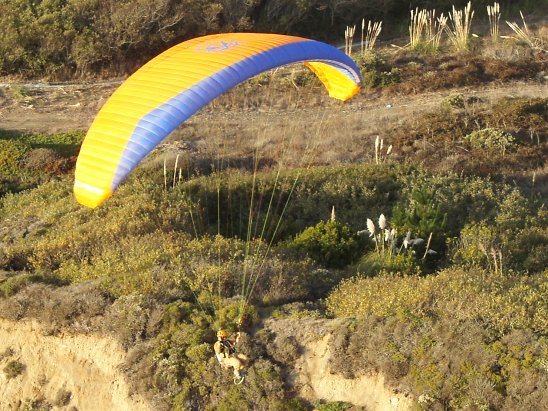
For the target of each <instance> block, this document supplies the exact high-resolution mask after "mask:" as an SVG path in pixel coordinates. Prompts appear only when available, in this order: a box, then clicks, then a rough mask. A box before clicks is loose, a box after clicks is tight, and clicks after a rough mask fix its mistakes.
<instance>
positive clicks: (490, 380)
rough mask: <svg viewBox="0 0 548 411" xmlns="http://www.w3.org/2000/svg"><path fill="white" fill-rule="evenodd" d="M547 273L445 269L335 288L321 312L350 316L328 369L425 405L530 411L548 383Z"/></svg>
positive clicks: (382, 277)
mask: <svg viewBox="0 0 548 411" xmlns="http://www.w3.org/2000/svg"><path fill="white" fill-rule="evenodd" d="M547 274H548V273H547V272H546V271H544V272H543V273H540V274H537V275H533V276H529V277H521V276H515V275H510V276H501V275H499V274H493V273H489V272H486V271H483V270H471V271H463V270H458V269H457V270H455V269H451V270H446V271H444V272H442V273H440V274H439V275H435V276H430V277H415V276H411V277H401V276H395V275H383V276H379V277H376V278H372V279H365V278H356V279H352V280H349V281H347V282H344V283H343V284H342V285H341V286H340V288H339V289H338V290H336V291H335V292H333V293H332V294H331V295H330V297H329V298H328V307H329V309H330V310H331V311H332V312H333V313H335V314H336V315H337V316H352V317H357V318H358V319H357V320H355V321H354V322H353V323H352V324H351V325H349V326H345V327H344V328H341V329H340V330H338V331H337V332H336V334H337V339H336V340H334V344H335V346H334V347H333V349H334V350H335V351H336V352H337V353H338V355H337V356H335V357H333V358H334V361H333V363H332V372H341V373H343V374H344V375H346V376H348V377H350V376H352V375H355V374H357V373H362V372H363V370H367V369H379V370H381V371H382V373H383V374H384V375H385V376H386V377H387V378H388V380H389V381H391V383H392V384H394V386H397V387H400V388H401V389H405V390H409V391H411V392H412V394H413V396H414V398H416V399H417V401H418V404H419V405H420V406H421V407H423V408H426V409H432V408H436V407H444V408H446V409H461V408H462V407H468V406H475V407H479V408H484V409H489V408H494V409H501V410H512V409H515V408H516V407H517V408H522V409H534V408H535V405H534V404H535V403H536V401H542V399H541V398H543V396H544V395H545V393H544V392H545V390H546V387H548V379H547V378H546V374H545V372H544V371H543V365H542V364H544V363H543V361H545V360H544V359H543V358H544V355H545V354H543V353H544V352H545V350H546V340H545V336H544V335H543V333H544V331H543V330H544V329H545V319H543V317H544V318H545V317H546V314H547V313H546V305H545V304H544V303H543V294H544V293H546V283H547V281H546V280H547V277H546V276H547ZM518 392H519V394H517V393H518ZM518 397H519V398H518ZM518 404H520V405H518Z"/></svg>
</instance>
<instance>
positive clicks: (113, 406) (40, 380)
mask: <svg viewBox="0 0 548 411" xmlns="http://www.w3.org/2000/svg"><path fill="white" fill-rule="evenodd" d="M124 358H125V352H124V351H123V350H122V349H121V348H120V347H119V346H118V344H117V343H116V342H115V341H113V340H111V339H108V338H100V337H97V336H92V335H82V334H80V335H72V334H66V333H61V334H59V335H46V334H45V330H44V329H43V327H41V326H40V325H39V324H38V323H36V322H35V321H19V322H17V323H13V322H10V321H7V320H2V319H0V370H4V368H5V367H6V365H7V364H8V363H9V362H11V361H18V362H20V363H22V364H23V365H24V371H23V372H22V373H21V374H20V375H19V376H17V377H15V378H11V379H8V378H7V377H6V374H5V372H0V409H1V410H6V411H7V410H19V409H30V408H25V406H29V405H30V404H32V403H33V402H41V403H42V404H45V403H48V404H50V405H52V406H53V409H54V410H74V409H77V410H89V411H94V410H97V411H104V410H134V411H147V410H150V408H149V407H148V406H147V404H146V403H145V401H144V400H142V399H141V398H139V397H132V396H130V394H129V390H128V385H127V383H126V380H125V379H124V376H123V374H122V372H121V371H120V370H119V368H118V367H119V366H120V364H122V362H123V361H124ZM74 407H75V408H74ZM32 409H35V408H32ZM40 409H43V408H40Z"/></svg>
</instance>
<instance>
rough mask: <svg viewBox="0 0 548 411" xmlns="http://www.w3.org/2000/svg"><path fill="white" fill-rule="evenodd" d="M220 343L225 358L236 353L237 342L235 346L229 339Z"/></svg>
mask: <svg viewBox="0 0 548 411" xmlns="http://www.w3.org/2000/svg"><path fill="white" fill-rule="evenodd" d="M220 342H221V347H222V350H223V355H224V356H225V358H227V357H229V356H231V355H232V354H235V353H236V342H234V344H233V343H232V342H230V340H229V339H228V338H225V339H224V340H221V341H220Z"/></svg>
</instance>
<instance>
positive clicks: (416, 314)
mask: <svg viewBox="0 0 548 411" xmlns="http://www.w3.org/2000/svg"><path fill="white" fill-rule="evenodd" d="M547 275H548V271H544V272H541V273H539V274H535V275H531V276H520V275H507V276H502V275H500V274H495V273H490V272H487V271H483V270H478V269H472V270H470V271H464V270H462V269H448V270H445V271H443V272H441V273H440V274H437V275H432V276H427V277H419V276H399V275H397V274H385V275H380V276H378V277H375V278H360V277H356V278H352V279H349V280H346V281H343V282H342V283H341V285H340V286H339V287H338V289H337V290H336V291H334V292H333V293H332V294H331V295H330V296H329V298H328V299H327V306H328V308H329V310H331V312H332V313H333V314H335V315H337V316H358V317H366V316H368V315H373V316H377V317H390V316H397V317H400V318H404V319H416V320H417V321H422V320H425V319H428V318H438V317H440V318H443V317H444V316H447V315H451V316H454V317H455V318H459V319H460V320H470V321H472V320H475V321H478V322H481V324H482V326H483V327H484V328H485V329H487V330H489V331H491V332H493V333H495V334H496V335H501V334H504V333H506V332H508V331H510V330H512V329H515V328H519V329H527V330H533V331H535V332H537V333H540V332H542V329H543V328H544V320H543V317H545V316H546V312H545V311H546V306H545V305H544V304H543V302H542V301H543V299H542V294H543V292H544V291H543V290H544V288H545V286H546V276H547ZM463 301H466V304H463V303H462V302H463Z"/></svg>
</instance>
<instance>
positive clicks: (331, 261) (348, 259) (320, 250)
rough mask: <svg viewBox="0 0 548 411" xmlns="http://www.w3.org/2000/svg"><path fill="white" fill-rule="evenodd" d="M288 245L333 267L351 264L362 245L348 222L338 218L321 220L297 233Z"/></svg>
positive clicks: (324, 264)
mask: <svg viewBox="0 0 548 411" xmlns="http://www.w3.org/2000/svg"><path fill="white" fill-rule="evenodd" d="M287 246H288V248H289V249H293V250H297V252H302V253H303V254H305V255H308V256H309V257H310V258H312V259H313V260H314V261H316V262H318V263H319V264H321V265H323V266H325V267H332V268H342V267H345V266H347V265H349V264H351V263H352V262H353V261H354V260H355V259H356V257H357V256H358V253H359V251H360V248H361V247H362V246H361V244H360V240H359V238H358V236H357V235H356V233H354V232H352V230H351V229H350V227H349V226H348V225H347V224H344V223H340V222H338V221H336V220H330V221H320V222H319V223H318V224H316V225H315V226H314V227H310V228H307V229H306V230H304V231H303V232H302V233H301V234H299V235H297V236H296V237H295V239H293V240H292V241H291V242H289V243H288V245H287Z"/></svg>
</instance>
